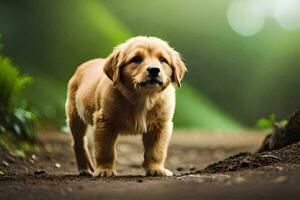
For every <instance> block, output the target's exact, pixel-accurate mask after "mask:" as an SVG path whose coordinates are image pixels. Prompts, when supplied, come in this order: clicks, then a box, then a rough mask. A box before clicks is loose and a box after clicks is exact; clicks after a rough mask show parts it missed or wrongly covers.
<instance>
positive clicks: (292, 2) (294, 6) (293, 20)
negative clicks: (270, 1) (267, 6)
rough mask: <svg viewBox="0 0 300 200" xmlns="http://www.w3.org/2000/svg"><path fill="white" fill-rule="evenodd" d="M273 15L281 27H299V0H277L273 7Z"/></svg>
mask: <svg viewBox="0 0 300 200" xmlns="http://www.w3.org/2000/svg"><path fill="white" fill-rule="evenodd" d="M274 16H275V18H276V20H277V22H278V23H279V24H280V26H281V27H283V28H285V29H287V30H291V31H292V30H299V29H300V1H299V0H278V1H277V3H276V6H275V9H274Z"/></svg>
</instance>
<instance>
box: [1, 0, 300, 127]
mask: <svg viewBox="0 0 300 200" xmlns="http://www.w3.org/2000/svg"><path fill="white" fill-rule="evenodd" d="M262 2H264V3H262ZM285 2H287V3H285ZM289 9H290V10H289ZM297 9H298V10H297ZM298 11H299V14H297V13H298ZM299 15H300V3H299V1H298V0H285V1H283V0H266V1H256V0H216V1H210V0H201V1H199V0H188V1H182V0H152V1H141V0H127V1H118V0H102V1H100V0H85V1H82V0H51V1H47V0H39V1H37V0H36V1H33V0H22V1H17V0H9V1H6V0H0V33H2V37H3V43H4V47H3V51H2V52H3V54H5V55H7V56H9V57H10V58H11V59H12V60H14V62H15V63H16V64H17V65H18V66H19V69H20V70H21V72H22V73H25V74H29V75H31V76H32V77H33V79H34V83H33V85H32V86H31V87H29V88H28V89H27V90H26V91H25V93H24V95H25V97H26V98H27V99H28V101H29V103H30V105H31V106H32V107H33V108H34V110H35V112H36V113H37V114H38V115H39V116H40V121H42V122H44V123H49V124H52V123H55V124H56V125H58V126H61V125H63V124H64V118H65V115H64V103H65V97H66V84H67V81H68V79H69V78H70V77H71V75H72V73H73V72H74V70H75V69H76V66H78V65H79V64H80V63H82V62H84V61H86V60H88V59H92V58H95V57H106V56H107V55H108V54H109V53H110V52H111V51H112V48H113V47H114V46H115V45H117V44H118V43H120V42H123V41H125V40H126V39H127V38H129V37H132V36H136V35H153V36H157V37H160V38H162V39H164V40H167V41H169V43H170V45H171V46H173V47H175V49H176V50H177V51H179V52H180V53H181V54H182V56H183V58H184V60H185V62H186V65H187V67H188V69H189V72H188V74H187V76H186V77H185V81H184V83H183V87H182V88H180V89H178V90H177V108H176V113H175V119H174V121H175V127H176V128H193V129H201V130H223V131H232V130H239V129H242V128H245V127H254V126H255V122H256V120H257V119H258V118H261V117H264V116H268V115H269V114H270V113H276V114H277V116H278V118H286V117H288V116H289V114H291V113H292V112H293V111H295V110H297V109H298V108H299V107H300V106H299V105H300V92H299V88H298V87H299V85H300V78H299V77H300V25H299V23H300V16H299ZM0 73H3V71H1V68H0Z"/></svg>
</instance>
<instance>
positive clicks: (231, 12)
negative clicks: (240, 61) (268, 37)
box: [227, 0, 265, 36]
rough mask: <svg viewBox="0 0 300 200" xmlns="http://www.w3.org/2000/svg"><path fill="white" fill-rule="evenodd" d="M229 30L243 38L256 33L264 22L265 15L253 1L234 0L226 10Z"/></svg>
mask: <svg viewBox="0 0 300 200" xmlns="http://www.w3.org/2000/svg"><path fill="white" fill-rule="evenodd" d="M227 19H228V22H229V24H230V26H231V28H232V29H233V30H234V31H235V32H237V33H239V34H240V35H243V36H252V35H255V34H256V33H258V32H259V31H260V30H261V29H262V27H263V25H264V22H265V15H264V12H263V11H262V9H261V8H259V7H258V6H257V4H256V3H255V2H254V1H246V0H234V1H233V2H232V3H231V4H230V6H229V7H228V10H227Z"/></svg>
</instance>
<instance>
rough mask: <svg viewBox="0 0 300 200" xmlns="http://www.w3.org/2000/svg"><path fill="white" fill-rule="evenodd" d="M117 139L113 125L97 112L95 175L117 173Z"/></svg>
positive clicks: (103, 175) (102, 175)
mask: <svg viewBox="0 0 300 200" xmlns="http://www.w3.org/2000/svg"><path fill="white" fill-rule="evenodd" d="M116 139H117V134H116V132H115V131H114V130H113V128H112V126H111V125H110V124H109V123H108V122H107V121H106V120H104V119H103V116H102V115H101V114H100V113H98V114H96V116H95V132H94V151H95V160H96V169H95V171H94V174H93V176H101V177H105V176H116V175H117V173H116V171H115V170H114V164H115V157H116V153H115V144H116Z"/></svg>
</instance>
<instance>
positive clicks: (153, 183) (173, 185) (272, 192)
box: [0, 131, 300, 200]
mask: <svg viewBox="0 0 300 200" xmlns="http://www.w3.org/2000/svg"><path fill="white" fill-rule="evenodd" d="M264 136H265V135H263V134H257V133H256V134H251V133H243V134H234V133H230V134H229V133H226V134H225V133H224V134H222V133H198V132H182V131H181V132H176V133H174V135H173V139H172V143H171V145H170V148H169V156H168V159H167V165H166V166H167V167H168V168H169V169H171V170H172V171H173V172H175V176H173V177H169V178H155V177H154V178H151V177H144V176H143V175H144V171H143V169H142V168H141V163H142V155H143V152H142V150H143V148H142V145H141V140H140V138H137V137H126V138H121V139H120V140H119V144H118V159H117V170H118V173H119V176H118V177H115V178H92V177H80V176H77V175H76V167H75V160H74V155H73V152H72V149H71V145H70V141H71V138H70V135H68V134H62V133H58V132H49V131H48V132H42V133H41V134H40V139H41V141H42V143H43V144H44V147H45V150H43V151H41V152H40V153H38V154H36V155H31V156H28V157H27V158H26V159H19V158H15V157H12V156H10V155H8V154H6V153H4V152H3V151H1V152H0V161H1V163H0V165H1V167H2V168H5V170H6V175H5V176H2V177H0V199H1V200H5V199H56V200H58V199H65V200H67V199H72V200H73V199H89V200H90V199H143V200H146V199H220V198H222V199H300V190H299V184H300V163H297V162H296V163H295V162H293V163H284V162H278V163H275V164H272V165H268V166H264V167H258V168H254V169H246V170H238V171H235V172H225V173H195V172H196V171H198V170H201V169H203V168H205V167H206V166H208V165H209V164H212V163H214V162H216V161H219V160H223V159H224V158H227V157H228V156H231V155H234V154H236V153H239V152H245V151H249V152H253V151H255V150H256V149H257V148H258V146H259V145H260V143H261V141H262V140H263V138H264ZM193 173H194V174H193Z"/></svg>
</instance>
